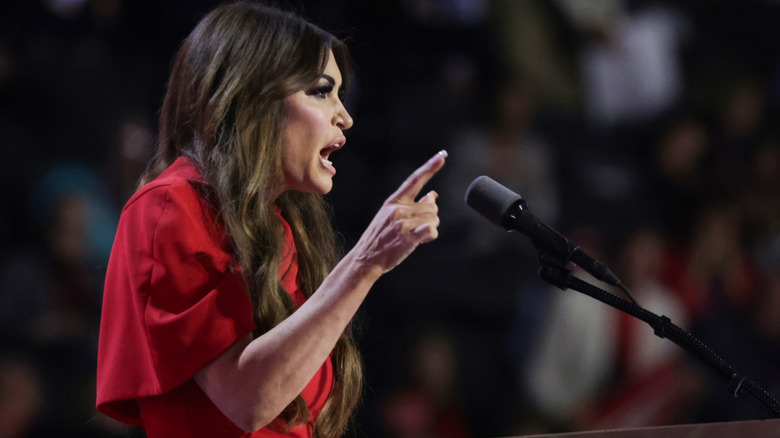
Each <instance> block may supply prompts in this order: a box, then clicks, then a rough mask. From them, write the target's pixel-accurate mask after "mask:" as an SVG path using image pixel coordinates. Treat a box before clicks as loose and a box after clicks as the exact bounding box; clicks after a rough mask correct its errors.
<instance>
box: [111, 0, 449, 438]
mask: <svg viewBox="0 0 780 438" xmlns="http://www.w3.org/2000/svg"><path fill="white" fill-rule="evenodd" d="M348 72H349V57H348V52H347V49H346V47H345V45H344V44H343V43H342V42H341V41H339V40H338V39H336V38H335V37H333V36H332V35H330V34H328V33H326V32H324V31H322V30H321V29H319V28H318V27H316V26H314V25H312V24H310V23H309V22H307V21H305V20H303V19H302V18H300V17H298V16H296V15H293V14H290V13H288V12H284V11H280V10H278V9H274V8H269V7H265V6H261V5H258V4H254V3H247V2H239V3H233V4H228V5H222V6H220V7H217V8H216V9H214V10H213V11H212V12H210V13H209V14H208V15H206V16H205V17H204V18H203V19H202V20H201V21H200V23H199V24H198V25H197V26H196V27H195V29H194V30H193V31H192V33H191V34H190V35H189V36H188V37H187V38H186V39H185V40H184V42H183V44H182V46H181V47H180V49H179V51H178V54H177V55H176V58H175V61H174V64H173V67H172V72H171V76H170V81H169V84H168V90H167V94H166V96H165V100H164V103H163V107H162V111H161V115H160V140H159V146H158V150H157V153H156V155H155V157H154V158H153V160H152V162H151V163H150V165H149V167H148V170H147V171H146V172H145V174H144V175H143V177H142V180H141V183H140V186H139V189H138V190H137V192H136V193H135V194H134V195H133V196H132V197H131V199H130V200H129V201H128V202H127V204H126V206H125V207H124V209H123V211H122V215H121V218H120V224H119V227H118V231H117V234H116V239H115V242H114V246H113V249H112V254H111V258H110V261H109V267H108V273H107V277H106V283H105V289H104V300H103V310H102V320H101V327H100V338H99V350H98V369H97V407H98V409H99V410H100V411H101V412H103V413H105V414H107V415H109V416H111V417H113V418H115V419H117V420H120V421H122V422H125V423H129V424H133V425H138V426H142V427H143V428H144V429H145V432H146V434H147V436H149V437H152V438H154V437H165V438H170V437H215V436H219V437H248V436H252V437H280V436H292V437H337V436H340V435H341V433H343V431H344V430H345V428H346V427H347V423H348V420H349V418H350V415H351V413H352V412H353V411H354V408H355V405H356V402H357V401H358V399H359V395H360V392H361V381H362V375H361V366H360V359H359V355H358V352H357V351H356V347H355V345H354V342H353V340H352V336H351V332H350V328H349V326H350V321H351V319H352V317H353V316H354V314H355V312H356V311H357V309H358V307H359V306H360V304H361V303H362V301H363V300H364V298H365V297H366V295H367V294H368V292H369V289H370V288H371V287H372V285H373V284H374V283H375V282H376V281H377V279H379V277H380V276H382V275H383V274H385V273H387V272H388V271H390V270H391V269H393V268H394V267H395V266H396V265H398V264H399V263H400V262H401V261H403V260H404V259H405V258H406V257H407V256H408V255H409V254H410V253H411V252H412V251H413V250H414V249H415V248H416V247H417V246H418V245H420V244H422V243H426V242H429V241H431V240H434V239H436V237H437V236H438V231H437V227H438V225H439V217H438V207H437V205H436V198H437V196H438V195H437V194H436V192H434V191H430V192H428V193H427V194H425V195H424V196H422V197H420V198H419V199H418V200H416V199H417V198H418V195H419V193H420V191H421V190H422V188H423V186H424V185H425V184H426V183H427V182H428V181H429V180H430V179H431V178H432V177H433V176H434V174H435V173H436V172H437V171H438V170H439V169H441V168H442V166H443V165H444V161H445V157H446V152H444V151H442V152H439V153H437V154H435V155H434V156H433V157H432V158H431V159H429V160H428V161H427V162H426V163H425V164H423V165H422V166H421V167H420V168H419V169H417V170H416V171H415V172H414V173H413V174H412V175H411V176H410V177H409V178H407V180H406V181H405V182H404V183H403V184H402V185H401V186H400V187H399V188H398V190H397V191H396V192H395V193H393V194H392V195H391V196H390V197H389V198H388V199H387V200H386V201H385V203H384V204H383V205H382V207H381V208H380V210H379V212H378V213H377V214H376V216H375V217H374V219H373V220H372V221H371V223H370V224H369V226H368V228H367V230H366V231H365V233H364V234H363V235H362V236H361V238H360V239H359V240H358V241H357V243H356V244H355V246H354V247H353V248H352V250H351V251H349V252H348V253H347V254H346V255H344V257H343V258H341V259H340V260H339V259H338V255H339V254H338V251H337V247H336V243H335V242H336V240H335V232H334V231H333V229H332V227H331V226H329V224H330V213H329V209H328V205H327V203H326V202H325V201H324V199H323V195H324V194H326V193H328V192H329V191H330V190H331V188H332V185H333V181H332V178H333V176H334V175H335V172H336V170H335V167H334V165H333V163H332V161H331V155H332V153H333V152H335V151H337V150H338V149H340V148H341V147H343V146H344V143H345V137H344V134H343V131H345V130H346V129H348V128H350V127H351V126H352V124H353V120H352V118H351V117H350V115H349V113H348V112H347V110H346V109H345V108H344V105H343V98H344V94H345V92H346V89H347V86H348V79H349V78H348V75H347V74H348Z"/></svg>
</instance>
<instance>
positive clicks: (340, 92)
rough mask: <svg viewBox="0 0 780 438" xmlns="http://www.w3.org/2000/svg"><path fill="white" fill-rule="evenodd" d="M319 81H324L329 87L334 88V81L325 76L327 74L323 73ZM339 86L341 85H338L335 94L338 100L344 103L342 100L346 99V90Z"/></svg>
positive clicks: (330, 77)
mask: <svg viewBox="0 0 780 438" xmlns="http://www.w3.org/2000/svg"><path fill="white" fill-rule="evenodd" d="M320 79H325V80H326V81H328V84H329V85H330V86H331V87H334V88H335V87H336V79H334V78H333V76H331V75H327V74H325V73H323V74H321V75H320ZM341 85H342V84H340V85H339V87H338V90H337V93H338V96H339V100H341V101H344V99H346V90H345V89H344V87H342V86H341Z"/></svg>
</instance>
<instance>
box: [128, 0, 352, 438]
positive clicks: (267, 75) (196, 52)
mask: <svg viewBox="0 0 780 438" xmlns="http://www.w3.org/2000/svg"><path fill="white" fill-rule="evenodd" d="M331 51H332V52H333V54H334V57H335V59H336V62H337V65H338V66H339V69H340V70H341V71H342V72H343V74H344V81H343V87H344V89H346V87H347V86H348V79H349V75H348V72H349V68H350V60H349V54H348V52H347V49H346V46H345V45H344V43H342V42H341V41H340V40H338V39H336V38H335V37H333V36H332V35H330V34H329V33H327V32H324V31H323V30H321V29H319V28H318V27H316V26H314V25H312V24H311V23H309V22H307V21H306V20H304V19H302V18H300V17H299V16H297V15H294V14H292V13H289V12H286V11H281V10H278V9H275V8H271V7H267V6H262V5H259V4H255V3H250V2H237V3H231V4H226V5H222V6H220V7H218V8H216V9H215V10H213V11H212V12H210V13H209V14H208V15H206V16H205V17H204V18H203V19H202V20H201V21H200V23H199V24H198V25H197V26H196V27H195V29H194V30H193V31H192V33H190V35H189V36H188V37H187V38H186V39H185V40H184V42H183V43H182V46H181V47H180V49H179V51H178V53H177V55H176V58H175V60H174V64H173V67H172V71H171V75H170V81H169V84H168V91H167V94H166V96H165V100H164V103H163V107H162V111H161V114H160V127H159V130H160V140H159V142H160V143H159V147H158V150H157V153H156V155H155V157H154V158H153V160H152V162H151V163H150V166H149V169H148V170H147V172H146V173H145V174H144V176H143V177H142V180H141V184H143V183H146V182H148V181H150V180H151V179H154V178H155V177H156V176H157V175H159V174H160V173H161V172H162V171H163V170H165V168H167V167H168V166H169V165H170V164H171V163H172V162H173V161H174V160H175V159H176V158H178V157H180V156H186V157H188V158H189V159H190V160H191V161H192V162H193V163H194V164H195V165H196V166H197V167H198V168H199V170H200V171H201V173H202V174H203V177H204V179H205V180H206V181H207V182H208V189H207V190H206V191H204V195H205V196H206V197H207V199H209V200H210V201H211V203H212V204H214V207H215V208H216V210H217V211H218V212H219V217H220V219H221V221H222V222H223V224H224V226H225V229H226V231H227V233H228V235H229V236H230V237H231V240H232V245H233V248H232V250H233V252H234V253H235V255H236V259H237V261H238V262H239V263H240V265H241V269H242V272H243V274H244V277H245V279H246V282H247V285H248V287H249V294H250V296H251V298H252V302H253V304H254V306H255V322H256V324H257V332H256V333H255V335H256V336H258V335H260V334H262V333H264V332H266V331H268V330H270V329H271V328H273V327H274V326H276V325H277V324H279V323H280V322H281V321H283V320H284V319H285V318H287V317H288V316H289V315H290V314H292V313H293V312H294V311H295V306H294V305H293V303H292V300H291V299H290V297H289V295H288V293H287V292H286V291H285V290H284V288H283V287H282V285H281V282H280V280H279V264H280V260H281V253H282V245H283V242H282V240H283V235H282V228H281V225H280V221H279V218H278V216H277V214H276V212H275V211H274V202H273V201H274V200H273V199H271V198H270V196H272V195H271V193H272V190H273V189H274V188H275V187H279V185H280V184H282V183H283V181H284V178H283V174H282V148H281V132H282V128H283V126H284V120H285V117H284V102H283V99H284V98H285V97H286V96H289V95H291V94H293V93H295V92H297V91H299V90H302V89H304V88H305V87H306V86H309V85H310V84H311V83H312V82H313V81H315V80H316V78H317V77H318V76H319V75H320V74H321V73H322V72H323V71H324V69H325V65H326V64H327V61H328V59H329V56H330V53H331ZM275 205H276V206H277V207H278V208H279V209H280V210H281V214H282V216H283V217H284V218H285V220H286V221H287V222H288V223H289V224H290V226H291V228H292V232H293V237H294V239H295V244H296V248H297V250H298V261H299V273H300V279H301V287H302V289H303V293H304V295H306V296H307V297H309V296H311V294H312V293H314V291H315V290H316V289H317V288H318V287H319V285H320V283H322V281H323V279H324V278H325V277H326V276H327V274H328V273H329V272H330V269H331V268H332V267H333V265H334V264H335V263H336V262H337V261H338V258H339V256H340V254H339V251H338V250H337V248H338V245H337V241H336V235H335V232H334V231H333V227H332V226H329V225H327V224H330V220H331V212H330V209H329V205H328V204H327V202H326V201H325V200H324V199H323V197H322V196H321V195H319V194H316V193H300V192H295V191H287V192H284V193H283V194H282V195H281V196H280V197H278V198H277V199H276V201H275ZM332 359H333V363H334V370H335V372H334V374H335V380H334V386H333V390H332V393H331V396H330V397H329V399H328V402H327V403H326V405H325V407H324V409H323V411H322V412H321V413H320V415H319V417H318V418H317V422H316V427H315V436H317V437H337V436H339V435H340V434H341V433H342V432H343V431H344V429H345V428H346V426H347V423H348V421H349V418H350V416H351V413H352V411H353V410H354V408H355V405H356V403H357V401H358V399H359V398H360V392H361V385H362V368H361V363H360V358H359V356H358V353H357V349H356V348H355V345H354V341H353V337H352V330H351V327H350V328H348V329H347V330H345V332H344V333H343V334H342V336H341V338H340V339H339V341H338V342H337V344H336V347H335V349H334V351H333V355H332ZM310 415H311V414H310V412H309V410H308V408H307V406H306V403H305V402H304V401H303V399H302V398H301V397H300V396H298V397H297V398H296V400H295V401H293V403H291V404H290V406H288V407H287V409H286V410H285V411H284V412H283V413H282V419H283V420H284V423H285V425H286V426H287V427H291V426H294V425H296V424H299V423H302V422H305V421H308V420H309V418H310Z"/></svg>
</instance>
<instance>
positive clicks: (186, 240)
mask: <svg viewBox="0 0 780 438" xmlns="http://www.w3.org/2000/svg"><path fill="white" fill-rule="evenodd" d="M177 163H179V162H177ZM179 164H181V163H179ZM176 165H177V164H176V163H175V164H174V165H173V166H172V168H174V169H173V171H172V172H173V173H175V170H176V169H175V166H176ZM169 170H171V169H169ZM167 173H168V171H166V173H164V174H163V175H162V176H161V177H160V178H158V180H157V181H155V182H152V183H150V184H149V185H148V186H147V187H145V188H143V189H142V190H141V191H139V192H138V193H137V194H136V195H135V196H134V197H133V198H132V199H131V200H130V201H129V202H128V204H127V205H126V206H125V209H124V210H123V212H122V216H121V217H120V222H119V228H118V231H117V235H116V240H115V242H114V247H113V250H112V253H111V258H110V261H109V266H108V272H107V275H106V283H105V289H104V298H103V313H102V319H101V326H100V339H99V347H98V370H97V406H98V409H99V410H100V411H102V412H103V413H105V414H107V415H109V416H111V417H114V418H115V419H117V420H120V421H124V422H126V423H130V424H137V425H140V424H141V420H140V418H139V412H138V405H137V403H136V399H137V398H140V397H146V396H152V395H160V394H163V393H165V392H167V391H170V390H171V389H173V388H176V387H177V386H179V385H181V384H182V383H184V382H186V381H188V380H189V379H191V378H192V377H193V376H194V375H195V374H196V373H197V372H198V371H199V370H201V369H202V368H203V367H204V366H205V365H207V364H208V363H209V362H211V361H212V360H213V359H214V358H216V357H217V356H218V355H219V354H221V353H222V352H223V351H224V350H226V349H227V348H228V347H229V346H230V345H232V344H233V343H234V342H235V341H236V340H238V339H239V338H241V337H243V336H245V335H246V334H248V333H250V332H251V331H252V330H253V329H254V323H253V317H252V313H253V312H252V304H251V301H250V299H249V296H248V294H247V292H246V284H245V282H244V280H243V276H242V275H241V272H240V270H239V269H237V268H235V269H234V268H233V266H234V263H233V260H232V258H231V256H230V254H228V253H227V252H226V251H225V244H226V241H225V239H226V237H225V233H224V231H223V229H222V228H221V227H220V226H219V225H218V224H217V223H216V222H215V219H214V215H213V211H211V209H210V207H209V206H208V205H207V204H206V203H205V201H204V200H203V198H202V197H201V196H200V195H199V194H198V193H197V192H196V191H195V190H194V189H193V187H192V186H191V185H190V182H189V180H188V179H186V178H181V177H168V178H165V175H166V174H167Z"/></svg>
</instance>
